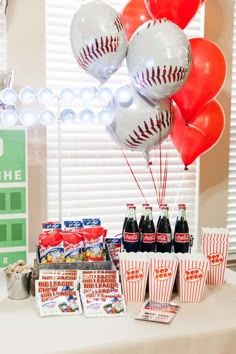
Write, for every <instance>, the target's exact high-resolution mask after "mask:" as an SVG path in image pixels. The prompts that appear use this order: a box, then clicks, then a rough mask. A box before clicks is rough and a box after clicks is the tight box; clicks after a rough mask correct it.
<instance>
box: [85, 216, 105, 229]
mask: <svg viewBox="0 0 236 354" xmlns="http://www.w3.org/2000/svg"><path fill="white" fill-rule="evenodd" d="M83 226H84V227H97V226H101V220H100V219H98V218H87V219H83Z"/></svg>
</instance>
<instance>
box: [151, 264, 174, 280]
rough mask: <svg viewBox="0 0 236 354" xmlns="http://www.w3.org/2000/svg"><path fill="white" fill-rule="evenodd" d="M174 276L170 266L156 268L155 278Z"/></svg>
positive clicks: (163, 278)
mask: <svg viewBox="0 0 236 354" xmlns="http://www.w3.org/2000/svg"><path fill="white" fill-rule="evenodd" d="M171 276H172V270H171V269H170V268H169V267H160V268H156V269H155V270H154V278H155V279H158V280H167V279H169V278H170V277H171Z"/></svg>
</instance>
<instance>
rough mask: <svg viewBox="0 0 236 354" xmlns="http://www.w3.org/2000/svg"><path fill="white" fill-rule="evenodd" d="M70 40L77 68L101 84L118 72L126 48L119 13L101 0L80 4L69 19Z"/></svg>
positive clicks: (126, 42) (125, 39)
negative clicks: (70, 19)
mask: <svg viewBox="0 0 236 354" xmlns="http://www.w3.org/2000/svg"><path fill="white" fill-rule="evenodd" d="M70 41H71V48H72V51H73V54H74V56H75V58H76V60H77V62H78V64H79V65H80V67H81V68H83V69H84V70H85V71H86V72H87V73H89V74H90V75H92V76H93V77H94V78H96V79H97V80H99V81H100V82H101V83H104V82H105V81H107V80H108V79H109V78H110V76H111V75H112V74H113V73H114V72H115V71H117V69H118V68H119V67H120V65H121V63H122V61H123V60H124V58H125V56H126V52H127V47H128V41H127V37H126V33H125V29H124V25H123V22H122V20H121V17H120V15H119V14H118V12H117V11H116V10H115V9H113V8H112V7H111V6H110V5H108V4H106V3H105V2H103V1H101V0H95V1H90V2H88V3H86V4H83V5H81V6H80V8H79V9H78V10H77V12H76V13H75V14H74V16H73V19H72V22H71V27H70Z"/></svg>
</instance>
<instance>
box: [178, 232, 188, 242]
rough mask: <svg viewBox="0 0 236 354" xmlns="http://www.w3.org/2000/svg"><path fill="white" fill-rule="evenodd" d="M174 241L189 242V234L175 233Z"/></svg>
mask: <svg viewBox="0 0 236 354" xmlns="http://www.w3.org/2000/svg"><path fill="white" fill-rule="evenodd" d="M175 242H179V243H185V242H189V234H187V233H185V234H179V233H176V234H175Z"/></svg>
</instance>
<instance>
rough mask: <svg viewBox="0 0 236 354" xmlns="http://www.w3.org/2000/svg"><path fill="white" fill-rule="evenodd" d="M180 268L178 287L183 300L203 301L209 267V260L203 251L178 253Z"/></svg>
mask: <svg viewBox="0 0 236 354" xmlns="http://www.w3.org/2000/svg"><path fill="white" fill-rule="evenodd" d="M176 257H177V258H178V259H179V268H178V274H177V287H178V294H179V299H180V301H181V302H194V303H199V302H201V301H202V297H203V292H204V289H205V285H206V278H207V273H208V269H209V261H208V259H207V257H205V256H204V255H203V254H201V253H193V254H190V253H177V254H176Z"/></svg>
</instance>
